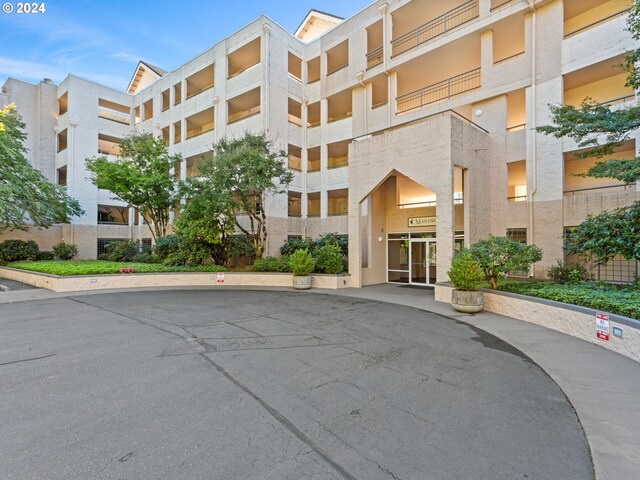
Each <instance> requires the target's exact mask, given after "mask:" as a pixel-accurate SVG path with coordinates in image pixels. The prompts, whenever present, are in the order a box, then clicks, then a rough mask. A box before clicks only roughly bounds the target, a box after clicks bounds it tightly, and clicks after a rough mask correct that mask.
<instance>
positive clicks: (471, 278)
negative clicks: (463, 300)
mask: <svg viewBox="0 0 640 480" xmlns="http://www.w3.org/2000/svg"><path fill="white" fill-rule="evenodd" d="M447 275H449V280H451V285H453V288H455V289H456V290H466V291H475V290H478V288H479V287H480V284H481V283H482V280H484V273H483V271H482V268H480V264H479V263H478V262H477V261H476V260H475V259H474V258H473V256H472V255H471V253H470V252H469V251H468V250H465V251H462V252H460V253H458V254H457V255H454V256H453V258H452V259H451V269H450V270H449V271H448V272H447Z"/></svg>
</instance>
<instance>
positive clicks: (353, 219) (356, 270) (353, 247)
mask: <svg viewBox="0 0 640 480" xmlns="http://www.w3.org/2000/svg"><path fill="white" fill-rule="evenodd" d="M349 273H350V274H351V286H352V287H356V288H359V287H361V286H362V252H361V242H360V202H359V201H358V199H357V198H355V196H354V195H349Z"/></svg>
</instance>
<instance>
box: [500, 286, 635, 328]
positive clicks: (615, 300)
mask: <svg viewBox="0 0 640 480" xmlns="http://www.w3.org/2000/svg"><path fill="white" fill-rule="evenodd" d="M498 289H499V290H503V291H505V292H512V293H519V294H521V295H529V296H532V297H538V298H545V299H547V300H555V301H557V302H564V303H570V304H572V305H580V306H582V307H587V308H593V309H596V310H602V311H605V312H609V313H616V314H618V315H623V316H625V317H631V318H636V319H640V288H639V287H638V286H637V285H612V284H608V283H604V282H580V283H575V284H557V283H551V282H507V283H504V284H501V285H500V286H499V287H498Z"/></svg>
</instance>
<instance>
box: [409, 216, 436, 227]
mask: <svg viewBox="0 0 640 480" xmlns="http://www.w3.org/2000/svg"><path fill="white" fill-rule="evenodd" d="M435 224H436V217H409V226H410V227H429V226H433V225H435Z"/></svg>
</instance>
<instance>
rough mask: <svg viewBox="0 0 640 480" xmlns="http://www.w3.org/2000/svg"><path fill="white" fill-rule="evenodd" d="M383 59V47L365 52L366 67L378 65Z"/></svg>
mask: <svg viewBox="0 0 640 480" xmlns="http://www.w3.org/2000/svg"><path fill="white" fill-rule="evenodd" d="M383 59H384V49H383V47H378V48H375V49H373V50H371V51H370V52H367V69H369V68H373V67H375V66H376V65H380V64H381V63H382V60H383Z"/></svg>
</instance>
